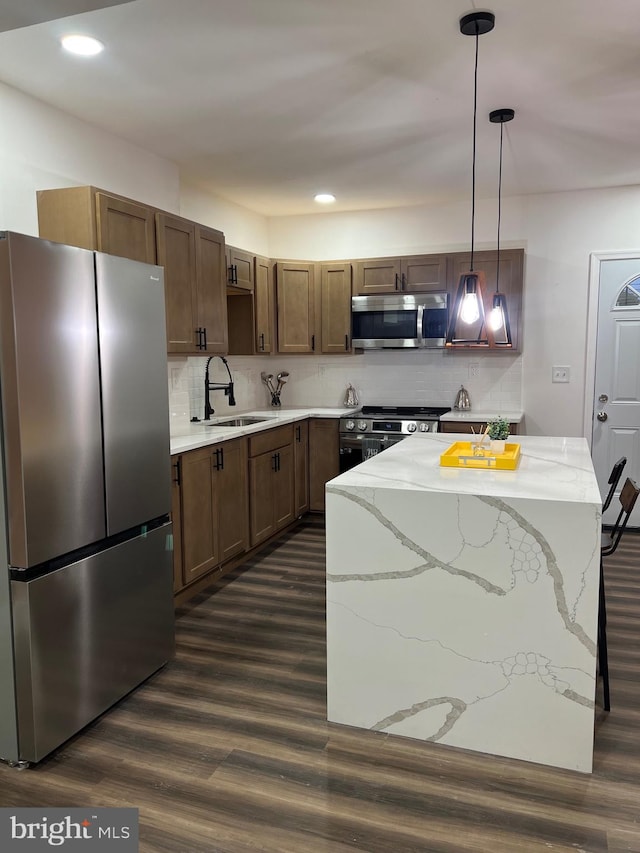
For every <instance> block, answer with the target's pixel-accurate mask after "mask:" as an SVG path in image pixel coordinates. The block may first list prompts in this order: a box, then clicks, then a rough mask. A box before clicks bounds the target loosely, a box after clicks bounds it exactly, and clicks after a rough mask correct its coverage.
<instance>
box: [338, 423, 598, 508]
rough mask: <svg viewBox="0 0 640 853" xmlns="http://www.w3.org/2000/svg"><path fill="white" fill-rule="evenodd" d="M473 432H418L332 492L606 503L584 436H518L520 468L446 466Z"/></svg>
mask: <svg viewBox="0 0 640 853" xmlns="http://www.w3.org/2000/svg"><path fill="white" fill-rule="evenodd" d="M468 440H469V436H468V435H462V434H460V435H457V434H456V433H446V434H444V433H437V434H434V433H426V434H419V435H413V436H411V437H410V438H407V439H405V440H404V441H400V442H398V443H397V444H395V445H393V446H392V447H390V448H388V449H387V450H385V451H384V452H383V453H379V454H378V455H377V456H374V457H372V458H371V459H368V460H367V461H365V462H363V463H362V464H360V465H357V466H356V467H355V468H352V469H351V470H350V471H347V472H346V473H344V474H341V475H340V476H339V477H336V478H335V479H333V480H330V481H329V483H327V491H334V490H335V491H340V490H341V489H345V488H347V489H349V490H352V489H354V488H356V489H357V488H374V489H394V490H395V489H401V490H405V491H414V490H416V491H423V492H443V493H452V492H453V493H455V494H459V495H460V494H467V495H489V496H492V497H499V498H528V499H531V500H552V501H571V502H574V503H589V504H600V503H601V496H600V491H599V489H598V484H597V481H596V478H595V474H594V471H593V464H592V462H591V456H590V454H589V447H588V445H587V442H586V439H584V438H555V437H549V436H514V441H515V442H517V443H518V444H520V446H521V457H520V463H519V465H518V467H517V468H516V469H515V471H500V470H495V469H477V468H474V469H469V468H447V467H441V465H440V455H441V454H442V453H444V451H445V450H446V449H447V447H449V446H450V445H451V444H452V443H453V442H454V441H468Z"/></svg>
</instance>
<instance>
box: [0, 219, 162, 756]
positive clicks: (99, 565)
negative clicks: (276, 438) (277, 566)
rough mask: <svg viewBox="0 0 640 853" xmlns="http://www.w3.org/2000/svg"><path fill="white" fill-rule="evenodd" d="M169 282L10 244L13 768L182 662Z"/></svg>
mask: <svg viewBox="0 0 640 853" xmlns="http://www.w3.org/2000/svg"><path fill="white" fill-rule="evenodd" d="M166 352H167V351H166V332H165V313H164V284H163V270H162V268H161V267H155V266H151V265H148V264H142V263H137V262H135V261H130V260H126V259H124V258H117V257H113V256H110V255H104V254H101V253H99V252H90V251H87V250H85V249H77V248H74V247H71V246H64V245H61V244H57V243H50V242H47V241H45V240H40V239H38V238H35V237H28V236H25V235H22V234H16V233H12V232H0V406H1V413H0V414H1V422H2V431H1V436H2V448H1V452H0V484H1V488H0V758H2V759H4V760H5V761H8V762H10V763H18V762H37V761H39V760H40V759H42V758H43V757H44V756H46V755H47V754H48V753H49V752H51V751H52V750H53V749H55V748H56V747H57V746H59V745H60V744H61V743H63V742H64V741H65V740H67V739H68V738H69V737H71V736H72V735H74V734H75V733H76V732H78V731H79V730H80V729H81V728H82V727H83V726H85V725H86V724H87V723H89V722H90V721H91V720H93V719H95V718H96V717H97V716H99V715H100V714H101V713H102V712H103V711H105V710H106V709H107V708H109V707H110V706H111V705H113V704H114V703H115V702H117V701H118V700H119V699H121V698H122V697H123V696H124V695H126V694H127V693H128V692H129V691H131V690H133V689H134V688H135V687H137V686H138V685H139V684H140V683H141V682H142V681H143V680H144V679H146V678H147V677H148V676H149V675H151V674H152V673H153V672H155V671H156V670H157V669H159V668H160V667H161V666H162V665H163V664H164V663H166V661H167V660H168V659H169V658H170V657H171V656H172V654H173V651H174V613H173V593H172V553H171V548H172V537H171V523H170V521H169V515H168V513H169V509H170V455H169V453H170V451H169V413H168V412H169V410H168V399H167V398H168V386H167V370H166V357H167V356H166Z"/></svg>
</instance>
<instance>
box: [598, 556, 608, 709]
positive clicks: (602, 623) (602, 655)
mask: <svg viewBox="0 0 640 853" xmlns="http://www.w3.org/2000/svg"><path fill="white" fill-rule="evenodd" d="M598 666H599V668H600V675H601V676H602V687H603V694H604V702H603V705H604V710H605V711H610V710H611V702H610V698H609V658H608V653H607V606H606V604H605V599H604V575H603V571H602V565H601V566H600V594H599V599H598Z"/></svg>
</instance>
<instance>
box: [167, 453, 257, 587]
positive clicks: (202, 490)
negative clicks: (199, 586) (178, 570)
mask: <svg viewBox="0 0 640 853" xmlns="http://www.w3.org/2000/svg"><path fill="white" fill-rule="evenodd" d="M179 473H180V485H179V488H180V513H181V521H182V524H181V539H182V542H181V545H182V547H181V553H182V582H183V586H186V585H188V584H189V583H191V582H192V581H194V580H196V579H197V578H199V577H201V576H202V575H205V574H207V573H208V572H210V571H211V570H213V569H215V568H216V567H217V566H219V565H220V564H222V563H224V562H225V561H226V560H228V559H230V558H231V557H234V556H235V555H236V554H240V553H242V552H243V551H246V550H247V548H248V487H247V442H246V439H244V438H238V439H233V440H232V441H225V442H221V443H220V444H216V445H211V446H210V447H204V448H202V449H200V450H192V451H190V452H188V453H184V454H182V455H181V457H180V467H179ZM174 481H175V478H174ZM174 526H175V522H174ZM175 536H176V533H175V530H174V548H175V542H176V540H175ZM175 559H176V555H175V553H174V567H175Z"/></svg>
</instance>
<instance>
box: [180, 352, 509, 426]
mask: <svg viewBox="0 0 640 853" xmlns="http://www.w3.org/2000/svg"><path fill="white" fill-rule="evenodd" d="M227 360H228V362H229V367H230V369H231V373H232V375H233V381H234V390H235V397H236V402H237V406H236V408H235V409H234V408H232V407H230V406H229V402H228V397H225V395H224V392H223V391H212V392H211V395H210V398H211V404H212V406H213V408H214V410H215V413H216V415H225V414H233V413H234V412H238V411H247V410H249V409H258V408H260V409H264V408H268V407H269V406H270V395H269V392H268V391H267V389H266V388H265V386H264V385H263V384H262V382H261V380H260V373H261V371H266V372H267V373H272V374H273V375H274V376H276V375H277V374H278V373H279V372H280V371H281V370H288V371H289V379H288V381H287V384H286V385H285V386H284V389H283V391H282V397H281V399H282V405H283V406H341V405H342V404H343V402H344V397H345V392H346V388H347V385H348V383H349V382H351V383H352V384H353V385H354V386H355V388H356V391H357V393H358V397H359V400H360V403H361V404H362V405H371V404H373V403H383V404H386V405H397V406H400V405H405V406H409V405H427V404H432V405H441V406H453V402H454V400H455V397H456V393H457V392H458V389H459V388H460V385H464V386H465V388H466V389H467V390H468V391H469V396H470V398H471V407H472V411H473V409H478V410H481V409H484V410H486V409H491V410H495V411H496V412H500V411H509V410H513V409H516V410H520V409H521V408H522V356H521V355H516V354H514V355H506V354H504V353H479V352H474V353H466V352H465V353H462V352H449V351H444V350H437V351H425V350H422V351H419V350H418V351H413V352H408V351H399V350H392V351H386V352H382V351H374V352H367V353H364V354H363V355H355V356H346V355H345V356H304V355H298V356H291V355H289V356H286V355H273V356H228V359H227ZM206 361H207V360H206V358H203V357H182V358H180V357H172V358H170V359H169V363H168V379H169V408H170V413H171V432H172V434H173V435H178V434H180V432H181V431H184V430H186V429H188V426H189V422H190V420H191V418H193V417H197V418H200V419H202V417H203V415H204V371H205V365H206ZM209 371H210V378H211V381H212V382H227V381H228V376H227V372H226V370H225V367H224V365H223V364H222V362H221V361H220V359H218V358H216V359H214V360H213V361H212V362H211V365H210V368H209Z"/></svg>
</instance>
